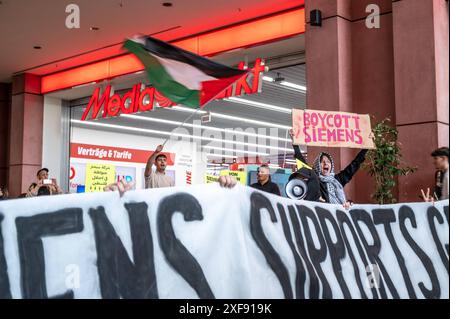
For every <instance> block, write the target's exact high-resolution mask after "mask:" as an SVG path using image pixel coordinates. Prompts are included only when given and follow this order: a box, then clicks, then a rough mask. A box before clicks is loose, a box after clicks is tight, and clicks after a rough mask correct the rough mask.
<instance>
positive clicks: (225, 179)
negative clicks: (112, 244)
mask: <svg viewBox="0 0 450 319" xmlns="http://www.w3.org/2000/svg"><path fill="white" fill-rule="evenodd" d="M217 182H218V183H219V185H220V186H221V187H223V188H233V187H235V186H236V184H237V180H236V178H234V177H233V176H220V177H219V180H218V181H217ZM133 187H134V182H127V181H125V180H121V181H119V182H117V183H113V184H110V185H108V186H106V187H105V188H104V191H105V192H115V191H119V193H120V196H123V194H124V193H125V192H128V191H130V190H132V189H133Z"/></svg>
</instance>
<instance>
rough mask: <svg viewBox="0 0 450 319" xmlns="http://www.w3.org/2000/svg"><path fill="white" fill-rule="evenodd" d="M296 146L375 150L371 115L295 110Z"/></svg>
mask: <svg viewBox="0 0 450 319" xmlns="http://www.w3.org/2000/svg"><path fill="white" fill-rule="evenodd" d="M292 128H293V130H294V144H295V145H308V146H324V147H351V148H367V149H373V148H375V145H374V143H373V140H372V129H371V126H370V117H369V115H368V114H355V113H347V112H328V111H317V110H299V109H293V110H292Z"/></svg>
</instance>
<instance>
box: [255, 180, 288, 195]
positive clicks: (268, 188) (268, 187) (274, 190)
mask: <svg viewBox="0 0 450 319" xmlns="http://www.w3.org/2000/svg"><path fill="white" fill-rule="evenodd" d="M250 187H253V188H256V189H259V190H261V191H263V192H267V193H271V194H275V195H278V196H281V193H280V189H279V188H278V185H277V184H275V183H274V182H272V181H271V180H269V181H268V182H267V183H265V184H264V185H261V184H260V183H259V182H256V183H254V184H252V185H250Z"/></svg>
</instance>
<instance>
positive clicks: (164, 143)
mask: <svg viewBox="0 0 450 319" xmlns="http://www.w3.org/2000/svg"><path fill="white" fill-rule="evenodd" d="M198 110H200V108H198V109H196V110H195V112H192V114H190V115H189V116H188V117H187V118H186V119H185V120H184V121H183V122H182V123H181V124H180V125H178V126H177V127H176V128H175V129H174V130H176V129H178V128H180V127H182V126H183V125H184V124H186V122H187V121H189V120H190V119H191V118H192V117H193V116H194V115H195V114H197V112H198ZM170 137H171V135H169V136H168V137H167V138H166V139H165V140H164V142H163V143H162V146H165V145H166V143H167V141H168V140H169V139H170Z"/></svg>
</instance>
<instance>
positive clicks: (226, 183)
mask: <svg viewBox="0 0 450 319" xmlns="http://www.w3.org/2000/svg"><path fill="white" fill-rule="evenodd" d="M218 182H219V184H220V186H222V187H225V188H233V187H234V186H236V184H237V180H236V178H234V177H233V176H220V177H219V180H218Z"/></svg>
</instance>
